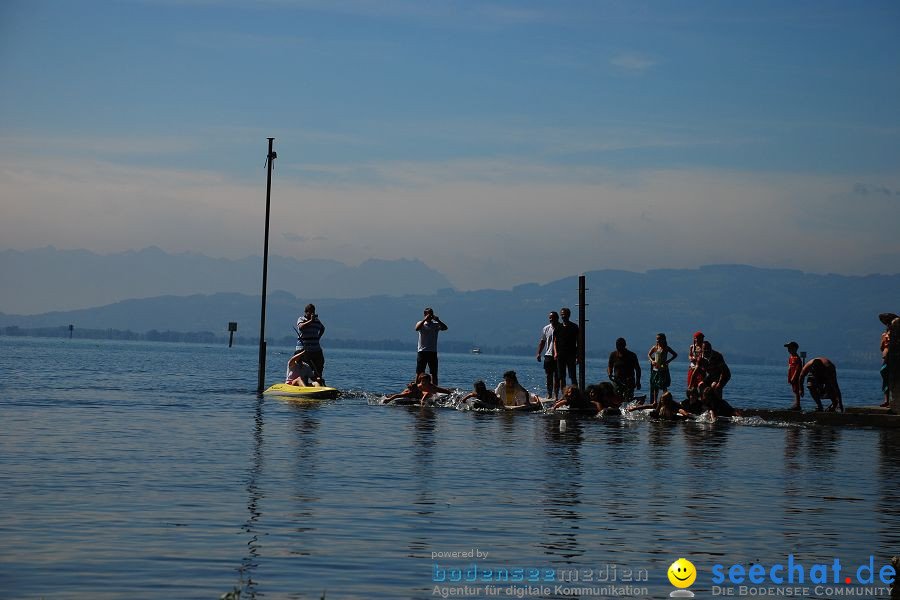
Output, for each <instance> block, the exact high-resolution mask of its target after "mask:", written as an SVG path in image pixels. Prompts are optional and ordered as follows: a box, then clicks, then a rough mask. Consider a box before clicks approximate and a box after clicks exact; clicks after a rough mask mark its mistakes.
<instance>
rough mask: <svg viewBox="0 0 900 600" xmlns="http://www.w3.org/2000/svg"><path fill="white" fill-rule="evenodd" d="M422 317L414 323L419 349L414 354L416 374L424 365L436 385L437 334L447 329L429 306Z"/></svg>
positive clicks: (422, 370)
mask: <svg viewBox="0 0 900 600" xmlns="http://www.w3.org/2000/svg"><path fill="white" fill-rule="evenodd" d="M423 316H424V318H423V319H422V320H421V321H419V322H418V323H416V331H418V332H419V350H418V352H417V354H416V375H418V374H419V373H424V372H425V367H428V370H429V371H431V380H432V382H433V383H434V385H438V356H437V341H438V334H439V333H440V332H442V331H447V325H445V324H444V322H443V321H441V320H440V319H439V318H438V317H437V315H435V314H434V311H433V310H432V309H431V307H427V308H425V310H424V311H423Z"/></svg>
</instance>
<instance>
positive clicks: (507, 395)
mask: <svg viewBox="0 0 900 600" xmlns="http://www.w3.org/2000/svg"><path fill="white" fill-rule="evenodd" d="M494 393H495V394H497V397H498V398H500V402H501V403H502V404H503V407H504V408H506V409H507V410H540V409H541V408H542V407H541V402H540V400H538V399H537V396H534V398H532V394H531V393H530V392H529V391H528V390H526V389H525V388H524V387H522V384H521V383H519V378H518V377H517V376H516V372H515V371H507V372H506V373H504V374H503V381H501V382H500V383H499V384H498V385H497V389H495V390H494Z"/></svg>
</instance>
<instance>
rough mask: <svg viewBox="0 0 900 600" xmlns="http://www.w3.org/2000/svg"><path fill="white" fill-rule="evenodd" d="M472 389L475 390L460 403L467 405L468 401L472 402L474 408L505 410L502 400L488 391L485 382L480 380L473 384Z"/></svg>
mask: <svg viewBox="0 0 900 600" xmlns="http://www.w3.org/2000/svg"><path fill="white" fill-rule="evenodd" d="M472 387H473V388H474V390H473V391H471V392H469V393H468V394H466V395H465V396H463V398H462V400H460V403H462V404H465V403H466V402H467V401H468V400H472V402H471V405H472V408H482V409H490V408H503V404H502V403H501V402H500V398H498V397H497V394H495V393H494V392H492V391H491V390H489V389H487V386H486V385H485V384H484V381H482V380H480V379H479V380H478V381H476V382H475V383H474V384H472Z"/></svg>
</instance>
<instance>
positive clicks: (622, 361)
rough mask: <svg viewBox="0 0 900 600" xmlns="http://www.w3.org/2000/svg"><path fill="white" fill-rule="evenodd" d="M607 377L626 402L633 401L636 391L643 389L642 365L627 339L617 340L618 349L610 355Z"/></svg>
mask: <svg viewBox="0 0 900 600" xmlns="http://www.w3.org/2000/svg"><path fill="white" fill-rule="evenodd" d="M606 375H607V376H608V377H609V380H610V381H611V382H612V383H613V386H615V388H616V392H617V393H618V394H619V395H620V396H622V397H623V398H625V399H626V400H631V399H633V398H634V390H639V389H641V363H640V361H638V357H637V354H635V353H634V352H632V351H631V350H629V349H628V347H627V344H626V342H625V338H619V339H617V340H616V349H615V350H613V351H612V352H610V354H609V361H608V363H607V365H606ZM640 403H641V404H643V400H641V402H640Z"/></svg>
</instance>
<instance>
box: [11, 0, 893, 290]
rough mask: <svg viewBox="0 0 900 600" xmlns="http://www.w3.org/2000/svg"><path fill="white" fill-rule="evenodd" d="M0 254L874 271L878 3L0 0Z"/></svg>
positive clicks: (883, 190)
mask: <svg viewBox="0 0 900 600" xmlns="http://www.w3.org/2000/svg"><path fill="white" fill-rule="evenodd" d="M0 82H2V93H0V211H2V212H0V217H2V218H0V248H15V249H29V248H36V247H40V246H45V245H48V244H52V245H54V246H56V247H58V248H65V249H70V248H85V249H88V250H91V251H94V252H99V253H109V252H116V251H121V250H127V249H138V248H143V247H146V246H150V245H157V246H159V247H161V248H163V249H164V250H166V251H169V252H181V251H185V250H190V251H194V252H200V253H204V254H208V255H210V256H224V257H230V258H238V257H243V256H248V255H254V254H256V255H259V254H261V253H262V239H263V224H264V210H265V182H266V172H265V168H264V161H265V154H266V137H269V136H272V137H275V138H276V140H275V147H276V151H277V152H278V156H279V158H278V159H277V161H276V162H275V175H274V179H273V194H272V233H271V245H270V251H271V252H272V253H276V254H282V255H286V256H293V257H296V258H301V259H302V258H313V257H315V258H334V259H338V260H342V261H344V262H348V263H351V264H356V263H358V262H360V261H362V260H364V259H366V258H369V257H377V258H386V259H392V258H400V257H408V258H419V259H421V260H423V261H425V262H426V263H427V264H429V265H431V266H433V267H435V268H437V269H439V270H440V271H442V272H443V273H445V274H446V275H447V276H448V277H449V278H450V279H451V281H453V282H454V283H455V284H456V285H457V286H458V287H460V288H463V289H468V288H478V287H508V286H511V285H514V284H517V283H522V282H526V281H538V282H545V281H549V280H552V279H555V278H558V277H561V276H566V275H572V274H577V273H579V272H582V271H586V270H592V269H600V268H620V269H629V270H645V269H648V268H656V267H695V266H698V265H702V264H709V263H725V262H738V263H748V264H753V265H757V266H777V267H790V268H799V269H803V270H807V271H814V272H829V271H833V272H839V273H848V274H859V273H874V272H882V273H896V272H898V271H900V269H898V267H897V265H898V264H900V236H898V233H897V223H898V221H900V219H898V207H900V2H896V1H895V0H889V1H884V2H847V1H844V0H841V1H838V2H829V1H822V0H814V1H809V2H805V1H785V0H779V1H776V2H763V1H749V2H729V1H715V2H693V1H681V0H680V1H678V2H670V1H662V2H639V1H628V0H621V1H599V0H586V1H568V0H553V1H550V0H547V1H544V2H532V1H528V0H514V1H502V0H496V1H486V2H476V1H474V0H466V1H452V0H444V1H438V0H436V1H431V2H429V1H427V0H408V1H407V0H256V1H253V2H250V1H245V0H233V1H228V0H195V1H192V0H170V1H163V0H119V1H108V2H91V1H79V2H71V1H69V0H64V1H59V2H51V1H44V0H23V1H19V0H5V1H4V2H2V3H0Z"/></svg>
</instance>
